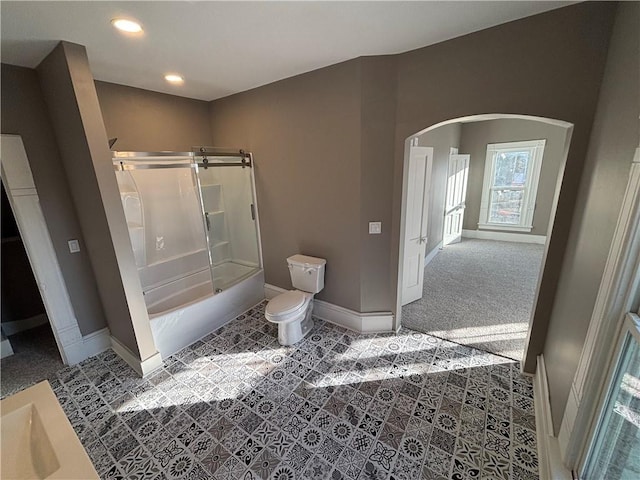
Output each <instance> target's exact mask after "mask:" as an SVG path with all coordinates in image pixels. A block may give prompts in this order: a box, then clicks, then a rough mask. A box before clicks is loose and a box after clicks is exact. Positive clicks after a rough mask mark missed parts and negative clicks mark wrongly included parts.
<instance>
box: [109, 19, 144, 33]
mask: <svg viewBox="0 0 640 480" xmlns="http://www.w3.org/2000/svg"><path fill="white" fill-rule="evenodd" d="M111 25H113V26H114V27H116V28H117V29H118V30H122V31H123V32H127V33H140V32H142V25H140V24H139V23H138V22H136V21H134V20H128V19H126V18H114V19H113V20H111Z"/></svg>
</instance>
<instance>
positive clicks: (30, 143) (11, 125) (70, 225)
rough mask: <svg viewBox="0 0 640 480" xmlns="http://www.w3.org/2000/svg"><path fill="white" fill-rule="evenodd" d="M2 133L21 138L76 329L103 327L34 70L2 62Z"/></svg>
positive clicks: (85, 332) (78, 229) (93, 330)
mask: <svg viewBox="0 0 640 480" xmlns="http://www.w3.org/2000/svg"><path fill="white" fill-rule="evenodd" d="M2 133H5V134H16V135H20V136H21V137H22V141H23V142H24V147H25V150H26V152H27V157H28V159H29V165H30V166H31V171H32V173H33V178H34V181H35V184H36V188H37V190H38V196H39V198H40V206H41V207H42V212H43V214H44V218H45V220H46V223H47V229H48V230H49V234H50V235H51V240H52V242H53V248H54V249H55V252H56V257H57V259H58V263H59V265H60V270H61V271H62V276H63V277H64V280H65V283H66V286H67V290H68V292H69V298H70V300H71V304H72V306H73V310H74V312H75V315H76V318H77V320H78V324H79V327H80V331H81V332H82V334H83V335H87V334H89V333H92V332H95V331H96V330H100V329H101V328H104V327H105V326H106V321H105V317H104V313H103V310H102V303H101V301H100V297H99V296H98V290H97V287H96V282H95V278H94V274H93V268H92V266H91V262H90V261H89V257H88V252H87V249H86V244H85V241H84V236H83V234H82V231H81V229H80V224H79V222H78V217H77V215H76V210H75V207H74V205H73V201H72V199H71V195H70V193H69V185H68V183H67V179H66V177H65V171H64V167H63V164H62V160H61V158H60V154H59V151H58V144H57V142H56V139H55V136H54V133H53V129H52V126H51V123H50V120H49V118H48V117H47V113H46V105H45V103H44V99H43V97H42V91H41V90H40V85H39V83H38V76H37V74H36V72H35V70H31V69H28V68H22V67H14V66H12V65H6V64H2ZM72 238H76V239H78V240H79V241H80V245H81V250H80V252H79V253H75V254H70V253H69V248H68V246H67V240H69V239H72ZM3 256H4V254H3Z"/></svg>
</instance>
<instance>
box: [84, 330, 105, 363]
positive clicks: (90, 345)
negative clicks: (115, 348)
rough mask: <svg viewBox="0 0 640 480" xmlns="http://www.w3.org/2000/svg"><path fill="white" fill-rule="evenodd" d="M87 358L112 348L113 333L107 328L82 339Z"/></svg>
mask: <svg viewBox="0 0 640 480" xmlns="http://www.w3.org/2000/svg"><path fill="white" fill-rule="evenodd" d="M82 343H83V344H84V353H85V355H86V357H85V358H89V357H93V356H95V355H98V354H99V353H102V352H104V351H105V350H109V348H111V332H110V331H109V329H108V328H107V327H105V328H103V329H101V330H98V331H96V332H93V333H90V334H89V335H85V336H83V337H82Z"/></svg>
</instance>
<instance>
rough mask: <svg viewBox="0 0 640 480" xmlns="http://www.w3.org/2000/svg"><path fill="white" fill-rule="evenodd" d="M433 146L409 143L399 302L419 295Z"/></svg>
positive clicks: (410, 300) (410, 299) (425, 238)
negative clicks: (400, 297) (411, 144)
mask: <svg viewBox="0 0 640 480" xmlns="http://www.w3.org/2000/svg"><path fill="white" fill-rule="evenodd" d="M432 164H433V148H432V147H411V150H410V151H409V172H408V182H407V211H406V218H405V237H404V238H405V245H404V266H403V275H402V276H403V279H402V305H406V304H407V303H411V302H414V301H416V300H418V299H420V298H422V284H423V282H424V257H425V253H426V248H427V217H428V211H429V192H430V185H431V166H432Z"/></svg>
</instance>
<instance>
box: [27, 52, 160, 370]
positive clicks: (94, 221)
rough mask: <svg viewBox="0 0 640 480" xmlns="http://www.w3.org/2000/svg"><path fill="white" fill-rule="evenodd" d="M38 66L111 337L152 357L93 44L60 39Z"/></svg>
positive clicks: (139, 354)
mask: <svg viewBox="0 0 640 480" xmlns="http://www.w3.org/2000/svg"><path fill="white" fill-rule="evenodd" d="M37 70H38V76H39V78H40V84H41V87H42V92H43V97H44V100H45V103H46V105H47V110H48V112H49V116H50V118H51V123H52V125H53V128H54V133H55V136H56V139H57V143H58V145H59V146H60V154H61V158H62V163H63V164H64V170H65V173H66V176H67V181H68V184H69V189H70V192H71V196H72V198H73V201H74V205H75V208H76V211H77V212H78V219H79V222H80V227H81V228H82V232H83V234H84V238H85V243H86V247H85V248H86V249H87V250H88V254H89V258H90V260H91V264H92V266H93V270H94V273H95V277H96V283H97V286H98V292H99V294H100V297H101V299H102V304H103V306H104V311H105V315H106V318H107V322H108V325H109V329H110V330H111V335H112V336H113V337H114V338H115V339H117V340H118V341H119V342H120V343H121V344H122V345H123V346H124V347H126V348H128V349H129V351H130V352H131V353H132V355H134V356H136V357H138V358H139V359H141V360H145V359H147V358H148V357H150V356H152V355H154V354H156V353H157V351H156V349H155V344H154V341H153V337H152V335H151V327H150V325H149V317H148V315H147V309H146V306H145V303H144V297H143V295H142V287H141V285H140V279H139V277H138V271H137V268H136V265H135V261H134V258H133V250H132V248H131V241H130V239H129V232H128V229H127V225H126V220H125V217H124V212H123V210H122V203H121V199H120V193H119V191H118V186H117V183H116V178H115V175H114V172H113V165H112V162H111V153H110V152H109V147H108V142H107V135H106V131H105V127H104V122H103V120H102V115H101V112H100V106H99V104H98V97H97V94H96V90H95V85H94V80H93V76H92V74H91V71H90V69H89V61H88V59H87V54H86V50H85V48H84V47H82V46H81V45H76V44H72V43H68V42H61V43H59V44H58V46H56V48H55V49H54V50H53V51H52V52H51V53H50V54H49V55H48V56H47V57H46V58H45V59H44V60H43V61H42V63H41V64H40V65H39V66H38V69H37Z"/></svg>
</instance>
